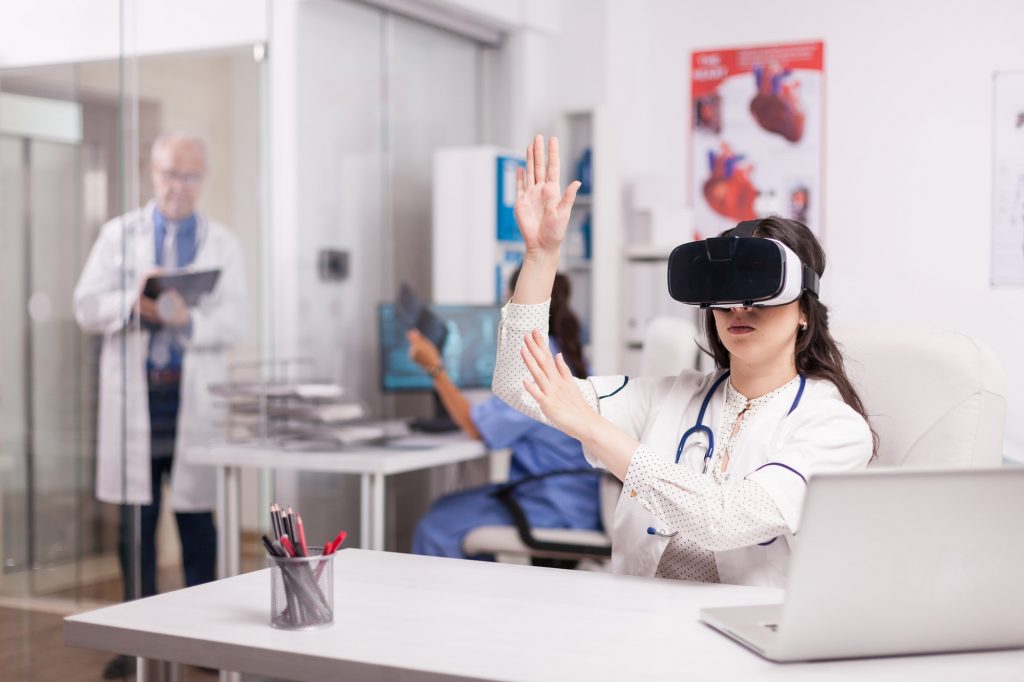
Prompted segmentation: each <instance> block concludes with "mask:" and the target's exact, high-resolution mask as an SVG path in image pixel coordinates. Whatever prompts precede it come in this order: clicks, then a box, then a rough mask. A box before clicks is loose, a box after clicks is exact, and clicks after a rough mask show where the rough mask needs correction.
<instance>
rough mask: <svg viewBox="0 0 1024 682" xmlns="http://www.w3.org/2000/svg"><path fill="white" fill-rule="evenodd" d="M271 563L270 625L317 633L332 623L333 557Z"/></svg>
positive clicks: (313, 552) (315, 553)
mask: <svg viewBox="0 0 1024 682" xmlns="http://www.w3.org/2000/svg"><path fill="white" fill-rule="evenodd" d="M267 558H268V559H269V560H270V624H271V625H272V626H273V627H275V628H282V629H285V630H316V629H318V628H323V627H327V626H328V625H330V624H331V623H333V622H334V567H333V564H332V562H333V561H334V554H328V555H327V556H321V555H320V548H319V547H310V548H309V556H305V557H275V556H268V557H267Z"/></svg>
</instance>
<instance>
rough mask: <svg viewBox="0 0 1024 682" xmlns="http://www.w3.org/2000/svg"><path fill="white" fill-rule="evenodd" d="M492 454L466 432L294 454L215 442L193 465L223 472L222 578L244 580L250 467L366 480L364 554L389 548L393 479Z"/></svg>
mask: <svg viewBox="0 0 1024 682" xmlns="http://www.w3.org/2000/svg"><path fill="white" fill-rule="evenodd" d="M487 454H488V450H487V447H486V446H485V445H484V444H483V442H482V441H479V440H473V439H470V438H468V437H467V436H465V435H464V434H462V433H446V434H423V435H414V436H409V437H407V438H401V439H396V440H394V441H392V442H390V443H386V444H378V445H353V446H348V447H345V448H338V449H336V450H294V449H286V448H281V447H275V446H272V445H262V444H248V443H246V444H240V443H209V444H207V445H202V446H198V447H193V448H189V449H188V451H187V452H186V454H185V456H186V458H187V459H188V461H189V462H190V463H192V464H204V465H208V466H213V467H216V468H217V518H218V522H219V524H220V532H219V533H217V575H218V577H221V578H226V577H229V576H233V575H238V572H239V570H240V566H239V564H240V560H239V536H240V534H241V530H240V525H241V524H240V519H239V498H240V492H239V479H240V471H241V470H242V469H244V468H253V469H273V470H275V471H302V472H321V473H335V474H357V475H358V476H359V478H360V488H359V491H360V494H359V537H360V547H362V548H363V549H379V550H382V549H384V506H385V495H384V492H385V482H386V478H387V477H388V476H390V475H392V474H401V473H405V472H407V471H417V470H419V469H430V468H432V467H437V466H441V465H444V464H454V463H456V462H465V461H468V460H472V459H478V458H480V457H483V456H485V455H487Z"/></svg>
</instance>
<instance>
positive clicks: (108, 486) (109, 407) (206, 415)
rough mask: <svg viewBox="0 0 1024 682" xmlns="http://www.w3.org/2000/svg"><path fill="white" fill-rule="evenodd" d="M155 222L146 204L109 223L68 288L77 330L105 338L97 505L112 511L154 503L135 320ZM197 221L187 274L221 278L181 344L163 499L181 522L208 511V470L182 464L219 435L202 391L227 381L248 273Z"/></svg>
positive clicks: (231, 249)
mask: <svg viewBox="0 0 1024 682" xmlns="http://www.w3.org/2000/svg"><path fill="white" fill-rule="evenodd" d="M152 217H153V203H152V202H150V203H149V204H148V205H147V206H146V207H144V208H142V209H138V210H135V211H132V212H130V213H127V214H125V215H124V216H121V217H119V218H115V219H113V220H111V221H109V222H108V223H106V224H105V225H104V226H103V228H102V229H101V230H100V235H99V238H98V239H97V240H96V243H95V244H94V245H93V248H92V251H91V252H90V254H89V259H88V260H87V261H86V264H85V268H84V269H83V270H82V275H81V277H80V278H79V280H78V285H77V286H76V287H75V295H74V309H75V319H76V320H77V321H78V324H79V326H81V328H82V330H83V331H85V332H88V333H93V334H103V347H102V351H101V354H100V371H99V382H100V388H99V424H98V428H97V434H98V445H97V466H96V469H97V471H96V497H97V498H99V499H100V500H102V501H103V502H111V503H115V504H122V503H126V504H151V503H152V500H151V486H150V434H149V398H148V388H147V381H146V359H147V354H148V349H149V332H147V331H145V330H142V329H141V328H140V326H139V323H138V318H137V317H136V318H132V307H133V305H134V303H135V301H136V299H137V298H138V292H139V291H140V289H141V286H142V280H143V278H144V277H145V275H146V274H147V272H148V271H150V270H151V269H152V268H153V267H155V266H154V263H155V258H154V236H153V230H154V225H153V219H152ZM197 217H198V223H197V238H198V241H199V244H198V249H197V251H196V257H195V260H194V261H193V263H192V264H191V267H194V268H196V269H208V268H220V269H221V275H220V278H219V280H218V282H217V286H216V287H215V288H214V290H213V292H212V293H211V294H210V295H209V296H207V297H206V298H205V300H203V301H202V303H201V304H200V305H199V306H198V307H196V308H193V309H192V311H191V313H192V334H191V337H190V338H189V339H188V340H187V341H186V342H185V353H184V358H183V364H182V377H181V404H180V408H179V412H178V430H177V439H176V443H175V454H174V467H173V470H172V472H171V496H170V505H171V508H172V509H174V510H175V511H182V512H195V511H208V510H211V509H213V507H214V505H215V500H216V489H215V477H214V475H213V469H211V468H209V467H205V466H195V465H192V464H189V463H188V462H187V461H186V460H185V457H184V455H183V453H184V451H185V450H186V449H188V448H189V447H190V446H193V445H196V444H201V443H204V442H206V441H207V440H209V439H210V438H213V437H215V436H217V435H218V434H221V433H223V426H222V425H218V422H221V424H222V423H223V412H222V411H221V410H219V409H218V407H217V405H216V404H215V402H214V401H213V400H212V399H211V396H210V393H209V390H208V387H209V385H210V384H212V383H216V382H219V381H224V380H226V377H227V367H226V363H225V357H224V353H225V350H226V349H227V348H228V347H229V346H230V345H232V344H233V343H235V342H236V341H238V340H239V339H241V338H242V336H243V334H244V333H245V328H246V286H245V272H244V265H243V262H242V251H241V248H240V246H239V243H238V239H237V238H236V237H235V236H234V235H233V234H231V233H230V232H229V231H228V230H227V229H226V228H224V227H223V226H222V225H219V224H217V223H216V222H213V221H210V220H207V219H206V218H205V217H204V216H202V215H198V216H197ZM122 254H123V255H122ZM122 278H123V279H122ZM122 445H123V446H124V447H122Z"/></svg>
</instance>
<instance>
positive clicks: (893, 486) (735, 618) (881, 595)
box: [700, 467, 1024, 661]
mask: <svg viewBox="0 0 1024 682" xmlns="http://www.w3.org/2000/svg"><path fill="white" fill-rule="evenodd" d="M802 524H803V525H802V527H801V528H800V530H799V532H798V533H797V536H796V542H795V547H794V550H793V554H792V556H791V558H790V567H789V578H788V588H787V590H786V595H785V603H783V604H772V605H766V606H739V607H728V608H708V609H702V610H701V612H700V617H701V620H703V621H704V622H705V623H707V624H708V625H710V626H712V627H714V628H716V629H718V630H720V631H721V632H722V633H724V634H726V635H728V636H729V637H732V638H733V639H735V640H736V641H738V642H741V643H742V644H745V645H746V646H748V647H750V648H751V649H753V650H754V651H756V652H758V653H759V654H761V655H762V656H764V657H765V658H768V659H771V660H773V661H806V660H817V659H830V658H859V657H865V656H893V655H900V654H917V653H935V652H949V651H968V650H976V649H1006V648H1016V647H1024V467H1006V468H1002V469H957V470H942V471H934V470H933V471H921V470H917V471H915V470H900V469H875V470H869V471H865V472H860V473H853V474H831V475H819V476H814V477H812V478H811V479H810V481H809V483H808V490H807V497H806V498H805V500H804V511H803V519H802Z"/></svg>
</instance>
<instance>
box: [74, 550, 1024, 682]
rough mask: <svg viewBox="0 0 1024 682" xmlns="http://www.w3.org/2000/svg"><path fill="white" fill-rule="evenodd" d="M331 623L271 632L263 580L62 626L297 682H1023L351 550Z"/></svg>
mask: <svg viewBox="0 0 1024 682" xmlns="http://www.w3.org/2000/svg"><path fill="white" fill-rule="evenodd" d="M335 581H336V582H335V585H336V595H335V621H336V622H335V623H334V625H333V626H331V627H330V628H327V629H325V630H320V631H315V632H283V631H280V630H274V629H272V628H271V627H270V626H269V625H268V618H269V599H270V595H269V591H270V577H269V572H268V571H267V570H263V571H257V572H254V573H248V574H245V575H240V576H236V577H234V578H228V579H226V580H220V581H217V582H215V583H209V584H206V585H200V586H198V587H192V588H188V589H184V590H178V591H177V592H171V593H168V594H162V595H157V596H155V597H150V598H148V599H142V600H139V601H135V602H128V603H125V604H119V605H116V606H111V607H108V608H105V609H99V610H96V611H91V612H88V613H83V614H79V615H77V616H71V617H69V618H66V619H65V625H64V641H65V643H66V644H68V645H70V646H80V647H86V648H90V649H100V650H105V651H114V652H119V653H125V654H130V655H136V656H144V657H147V658H153V659H160V660H170V661H178V662H185V663H193V664H198V665H204V666H210V667H223V668H226V669H234V670H239V671H242V672H255V673H261V674H263V675H271V676H275V677H283V678H288V679H297V680H326V679H400V680H451V679H467V678H468V679H487V680H545V681H546V680H558V679H574V680H575V679H579V680H614V681H615V682H624V681H628V680H658V681H663V680H786V681H787V682H790V681H792V680H814V681H815V682H818V681H820V680H830V681H832V680H851V681H853V680H857V681H861V680H872V682H876V681H878V680H893V681H895V680H899V681H900V682H906V681H907V680H911V681H913V680H922V681H924V680H928V681H929V682H931V681H934V680H966V679H970V680H1014V681H1015V682H1019V680H1021V679H1024V651H1020V650H1017V651H1010V652H989V653H974V654H954V655H944V656H913V657H903V658H888V659H871V660H860V661H841V662H827V663H811V664H785V665H780V664H775V663H770V662H768V661H765V660H764V659H762V658H760V657H759V656H757V655H756V654H754V653H752V652H750V651H748V650H747V649H745V648H744V647H741V646H740V645H738V644H736V643H734V642H732V641H731V640H729V639H727V638H726V637H724V636H722V635H720V634H719V633H717V632H715V631H714V630H711V629H710V628H708V627H706V626H704V625H703V624H701V623H700V622H699V621H698V620H697V611H698V609H699V608H701V607H704V606H729V605H740V604H747V603H768V602H772V601H778V600H779V599H780V598H781V592H780V591H778V590H773V589H767V588H752V587H735V586H725V585H707V584H699V583H683V582H677V581H670V580H646V579H640V578H632V577H624V576H613V575H608V574H601V573H586V572H582V571H564V570H557V569H545V568H535V567H530V566H518V565H507V564H490V563H483V562H472V561H464V560H458V559H437V558H432V557H420V556H412V555H405V554H392V553H386V552H370V551H363V550H356V549H348V550H342V551H341V552H339V553H338V555H337V557H336V560H335Z"/></svg>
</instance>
